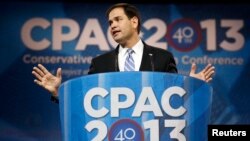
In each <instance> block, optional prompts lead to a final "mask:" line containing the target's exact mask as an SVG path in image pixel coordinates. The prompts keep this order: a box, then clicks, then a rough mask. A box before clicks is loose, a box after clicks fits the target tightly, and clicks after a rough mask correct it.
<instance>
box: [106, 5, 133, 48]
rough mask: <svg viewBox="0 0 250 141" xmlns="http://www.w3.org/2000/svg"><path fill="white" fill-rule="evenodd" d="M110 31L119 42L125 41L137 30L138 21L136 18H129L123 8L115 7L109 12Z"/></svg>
mask: <svg viewBox="0 0 250 141" xmlns="http://www.w3.org/2000/svg"><path fill="white" fill-rule="evenodd" d="M108 20H109V26H110V33H111V35H112V37H113V39H114V40H115V41H116V42H117V43H120V44H122V43H125V42H127V40H129V39H130V38H131V37H132V35H133V34H135V33H134V32H137V31H136V27H137V23H135V22H134V18H131V19H128V17H127V15H125V13H124V10H123V8H120V7H118V8H115V9H113V10H112V11H111V12H110V13H109V19H108Z"/></svg>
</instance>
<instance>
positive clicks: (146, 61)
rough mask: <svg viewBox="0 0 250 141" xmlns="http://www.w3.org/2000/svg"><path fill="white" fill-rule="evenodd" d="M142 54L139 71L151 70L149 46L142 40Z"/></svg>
mask: <svg viewBox="0 0 250 141" xmlns="http://www.w3.org/2000/svg"><path fill="white" fill-rule="evenodd" d="M143 45H144V46H143V54H142V60H141V66H140V71H151V70H152V66H151V61H153V60H151V58H150V56H149V54H150V53H151V49H150V47H149V46H148V45H147V44H145V43H144V42H143Z"/></svg>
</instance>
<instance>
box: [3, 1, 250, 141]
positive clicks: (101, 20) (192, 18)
mask: <svg viewBox="0 0 250 141" xmlns="http://www.w3.org/2000/svg"><path fill="white" fill-rule="evenodd" d="M109 6H110V4H97V3H93V4H91V3H88V4H84V3H76V2H75V3H63V2H22V3H18V2H16V3H2V4H1V8H0V17H1V23H0V29H1V30H0V31H1V34H0V43H1V45H0V54H1V55H0V61H1V66H0V80H1V81H0V91H1V92H0V107H1V108H0V140H8V141H10V140H13V141H14V140H15V141H17V140H18V141H22V140H24V141H29V140H32V141H33V140H46V141H49V140H51V141H52V140H53V141H54V140H61V129H60V119H59V106H58V105H57V104H55V103H52V102H51V101H50V100H49V99H50V94H49V93H48V92H47V91H45V90H43V89H42V88H40V87H39V86H37V85H36V84H34V82H33V80H34V78H33V76H32V74H31V71H32V67H33V66H35V65H37V64H38V63H42V64H44V65H45V66H46V67H47V68H48V69H49V70H50V71H51V72H52V73H55V71H56V69H57V68H58V67H62V69H63V81H66V80H69V79H72V78H76V77H79V76H83V75H86V73H87V71H88V67H89V65H90V61H91V59H92V58H93V57H95V56H97V55H99V54H102V53H104V52H107V51H110V50H112V49H113V48H114V47H115V46H116V43H115V42H114V41H113V40H112V37H111V36H110V35H109V33H108V23H107V21H106V17H105V10H106V9H107V8H108V7H109ZM136 6H138V8H139V10H140V11H141V16H142V31H141V38H142V39H143V40H145V41H146V42H147V43H148V44H150V45H153V46H157V47H160V48H164V49H167V50H169V51H171V52H172V53H173V54H174V56H175V60H176V62H177V65H178V70H179V73H180V74H183V75H187V74H188V72H189V70H190V66H191V63H192V62H195V63H197V65H198V68H203V67H204V66H206V64H208V63H209V62H211V63H212V64H213V65H214V66H215V67H216V74H215V76H214V80H213V81H212V83H211V85H212V87H213V93H214V94H213V104H212V115H211V124H249V123H250V120H249V119H250V114H249V111H250V105H249V100H250V95H249V91H250V88H249V87H248V86H247V83H248V82H247V81H248V80H250V79H249V78H250V74H249V72H250V64H249V63H250V62H249V57H250V54H249V52H250V49H249V45H250V43H249V41H250V37H249V36H250V34H249V31H250V19H249V12H250V11H249V9H250V6H248V5H215V4H210V5H188V4H183V5H181V4H178V5H171V4H163V3H161V4H153V3H152V4H136Z"/></svg>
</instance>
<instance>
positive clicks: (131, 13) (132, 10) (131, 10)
mask: <svg viewBox="0 0 250 141" xmlns="http://www.w3.org/2000/svg"><path fill="white" fill-rule="evenodd" d="M115 8H123V10H124V13H125V14H126V16H127V17H128V19H131V18H133V17H137V19H138V27H137V32H138V34H139V33H140V28H141V17H140V13H139V10H138V9H137V8H136V7H135V6H133V5H131V4H128V3H117V4H114V5H112V6H110V7H109V8H108V10H107V11H106V16H107V18H108V17H109V13H110V12H111V11H112V10H113V9H115Z"/></svg>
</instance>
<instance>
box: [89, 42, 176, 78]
mask: <svg viewBox="0 0 250 141" xmlns="http://www.w3.org/2000/svg"><path fill="white" fill-rule="evenodd" d="M143 44H144V49H143V55H142V62H141V66H140V71H156V72H170V73H177V68H176V64H175V60H174V57H173V55H172V53H171V52H169V51H166V50H163V49H160V48H156V47H152V46H149V45H147V44H146V43H144V42H143ZM118 50H119V47H118V46H117V47H116V49H115V50H113V51H110V52H108V53H105V54H102V55H100V56H97V57H96V58H93V59H92V62H91V65H90V69H89V74H95V73H104V72H116V71H119V67H118Z"/></svg>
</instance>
